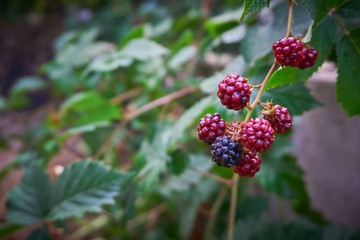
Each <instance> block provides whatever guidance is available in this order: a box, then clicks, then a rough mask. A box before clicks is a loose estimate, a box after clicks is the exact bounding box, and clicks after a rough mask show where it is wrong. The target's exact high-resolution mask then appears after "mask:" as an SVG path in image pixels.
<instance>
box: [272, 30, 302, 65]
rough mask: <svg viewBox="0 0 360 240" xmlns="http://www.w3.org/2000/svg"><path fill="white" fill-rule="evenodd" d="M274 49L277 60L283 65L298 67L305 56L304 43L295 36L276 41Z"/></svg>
mask: <svg viewBox="0 0 360 240" xmlns="http://www.w3.org/2000/svg"><path fill="white" fill-rule="evenodd" d="M273 50H274V56H275V58H276V62H277V63H279V64H281V65H282V66H291V67H296V66H298V65H299V63H300V60H301V59H302V57H303V44H302V42H301V41H300V40H296V38H294V37H289V38H282V39H280V40H279V41H276V42H274V44H273Z"/></svg>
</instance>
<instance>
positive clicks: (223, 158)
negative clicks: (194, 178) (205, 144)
mask: <svg viewBox="0 0 360 240" xmlns="http://www.w3.org/2000/svg"><path fill="white" fill-rule="evenodd" d="M211 149H212V150H211V155H212V161H213V162H216V164H217V165H219V166H222V167H226V168H229V167H231V166H234V165H237V164H239V162H240V160H241V158H242V153H243V148H242V147H241V146H240V145H239V144H238V143H237V142H235V141H231V140H230V138H229V137H227V136H226V137H217V138H216V140H215V142H214V143H213V144H211Z"/></svg>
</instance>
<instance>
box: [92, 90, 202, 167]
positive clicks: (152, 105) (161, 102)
mask: <svg viewBox="0 0 360 240" xmlns="http://www.w3.org/2000/svg"><path fill="white" fill-rule="evenodd" d="M197 90H198V88H196V87H188V88H184V89H181V90H179V91H176V92H173V93H171V94H169V95H166V96H164V97H162V98H159V99H156V100H154V101H152V102H149V103H148V104H145V105H144V106H142V107H140V108H138V109H136V110H134V111H132V112H130V113H125V114H124V119H123V120H122V122H121V123H120V124H119V125H118V126H117V127H116V128H115V129H114V131H113V132H112V133H111V134H110V135H109V136H108V137H107V138H106V140H105V141H104V143H103V144H102V145H101V147H100V148H99V150H98V151H97V152H96V153H95V155H94V157H93V158H92V159H93V160H96V159H98V158H99V157H100V156H101V154H103V152H104V151H105V150H106V149H107V147H108V146H110V145H111V141H112V139H113V138H114V136H115V135H116V134H117V133H118V132H120V131H121V130H122V129H123V128H125V126H126V125H127V124H128V123H129V122H130V121H131V120H132V119H134V118H136V117H138V116H139V115H141V114H143V113H145V112H147V111H149V110H151V109H153V108H156V107H158V106H161V105H164V104H167V103H169V102H171V101H173V100H175V99H177V98H181V97H183V96H186V95H187V94H190V93H193V92H195V91H197Z"/></svg>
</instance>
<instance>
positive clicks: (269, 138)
mask: <svg viewBox="0 0 360 240" xmlns="http://www.w3.org/2000/svg"><path fill="white" fill-rule="evenodd" d="M274 133H275V131H274V129H273V128H272V127H271V125H270V122H269V121H268V120H266V119H260V118H255V119H250V120H249V121H248V122H247V123H246V124H244V125H242V126H241V138H240V140H241V142H242V143H243V144H244V147H245V148H247V149H249V150H250V151H252V152H255V153H256V152H259V153H263V152H265V151H266V150H267V149H268V148H269V147H270V146H271V144H272V143H273V142H274Z"/></svg>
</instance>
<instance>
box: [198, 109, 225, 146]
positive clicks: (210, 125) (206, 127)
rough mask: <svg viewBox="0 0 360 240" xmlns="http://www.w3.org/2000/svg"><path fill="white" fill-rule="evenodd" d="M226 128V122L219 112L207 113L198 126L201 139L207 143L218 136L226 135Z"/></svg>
mask: <svg viewBox="0 0 360 240" xmlns="http://www.w3.org/2000/svg"><path fill="white" fill-rule="evenodd" d="M225 129H226V123H225V121H224V119H222V118H221V116H220V114H219V113H214V114H213V115H211V114H206V115H205V117H203V118H201V119H200V121H199V126H198V128H197V130H198V136H199V139H200V140H202V141H204V142H206V143H212V142H214V140H215V139H216V137H219V136H222V135H224V131H225Z"/></svg>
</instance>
